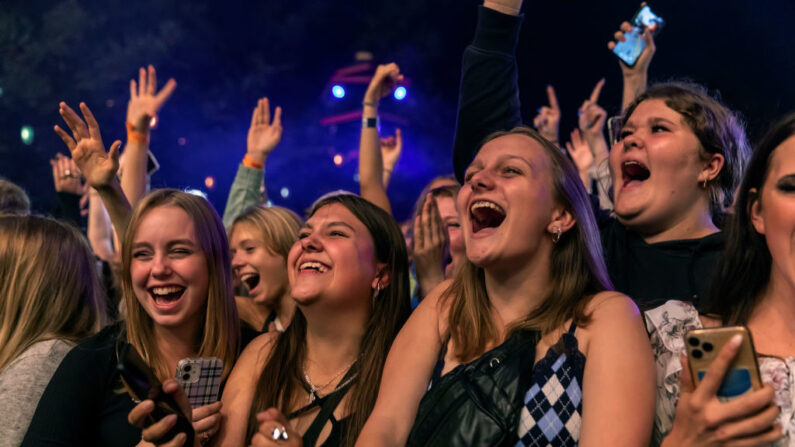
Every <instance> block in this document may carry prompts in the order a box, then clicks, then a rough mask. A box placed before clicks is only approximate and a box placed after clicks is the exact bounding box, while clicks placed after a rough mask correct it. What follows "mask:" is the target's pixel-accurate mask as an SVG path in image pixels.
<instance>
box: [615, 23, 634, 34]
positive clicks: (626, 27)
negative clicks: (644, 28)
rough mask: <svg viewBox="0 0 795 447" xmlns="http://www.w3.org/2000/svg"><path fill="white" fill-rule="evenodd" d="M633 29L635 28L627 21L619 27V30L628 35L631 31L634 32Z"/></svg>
mask: <svg viewBox="0 0 795 447" xmlns="http://www.w3.org/2000/svg"><path fill="white" fill-rule="evenodd" d="M632 28H633V27H632V24H631V23H629V22H626V21H625V22H621V25H620V26H619V27H618V29H620V30H621V31H623V32H625V33H628V32H630V31H632Z"/></svg>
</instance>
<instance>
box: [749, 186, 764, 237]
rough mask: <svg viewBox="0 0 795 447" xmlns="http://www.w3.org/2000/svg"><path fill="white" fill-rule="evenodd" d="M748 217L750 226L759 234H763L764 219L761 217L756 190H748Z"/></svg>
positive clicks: (760, 204)
mask: <svg viewBox="0 0 795 447" xmlns="http://www.w3.org/2000/svg"><path fill="white" fill-rule="evenodd" d="M748 216H750V218H751V225H753V226H754V229H755V230H756V232H757V233H759V234H765V219H764V218H763V217H762V202H760V201H759V191H758V190H757V189H756V188H751V189H749V190H748Z"/></svg>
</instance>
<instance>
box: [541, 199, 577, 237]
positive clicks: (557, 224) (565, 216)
mask: <svg viewBox="0 0 795 447" xmlns="http://www.w3.org/2000/svg"><path fill="white" fill-rule="evenodd" d="M575 223H577V219H575V218H574V216H572V215H571V213H570V212H569V210H567V209H566V208H564V207H562V206H558V207H556V208H555V209H554V210H553V211H552V220H551V221H550V222H549V225H547V232H549V233H550V234H555V233H556V232H557V228H560V231H561V232H563V233H565V232H567V231H569V230H571V227H573V226H574V224H575Z"/></svg>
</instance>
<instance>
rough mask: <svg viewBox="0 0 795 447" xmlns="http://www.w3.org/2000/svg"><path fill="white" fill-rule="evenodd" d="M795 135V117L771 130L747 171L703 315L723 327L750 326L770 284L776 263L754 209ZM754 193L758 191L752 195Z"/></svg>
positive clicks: (704, 305)
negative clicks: (778, 153) (777, 156)
mask: <svg viewBox="0 0 795 447" xmlns="http://www.w3.org/2000/svg"><path fill="white" fill-rule="evenodd" d="M793 135H795V113H791V114H789V115H787V116H786V117H784V118H783V119H782V120H780V121H778V122H777V123H776V124H774V125H773V127H771V128H770V129H769V130H768V132H767V133H766V134H765V136H764V137H762V139H761V140H760V141H759V144H758V145H757V147H756V150H755V151H754V153H753V155H752V156H751V161H750V163H748V167H747V168H746V173H745V177H744V178H743V182H742V185H740V190H739V191H738V193H737V202H736V203H735V206H734V213H733V214H732V215H731V217H730V219H729V222H728V226H727V229H726V230H725V233H726V249H725V251H724V253H723V256H722V257H721V259H720V262H718V267H717V269H716V271H715V276H714V277H713V281H712V287H711V288H710V292H709V294H708V295H707V298H706V300H705V301H704V302H703V303H702V305H701V311H702V312H704V313H707V314H714V315H718V316H720V318H721V320H722V321H723V324H746V323H747V322H748V317H749V316H750V315H751V312H752V311H753V309H754V306H756V304H757V299H758V297H759V294H760V293H761V292H762V290H763V289H764V288H765V287H766V286H767V284H768V282H769V281H770V269H771V265H772V259H771V257H770V249H769V248H768V246H767V242H766V240H765V237H764V236H763V235H761V234H759V233H757V232H756V229H755V228H754V226H753V225H752V224H751V212H750V211H751V207H752V206H753V204H754V202H756V201H757V200H760V198H761V197H762V187H763V186H764V184H765V180H766V179H767V176H768V172H769V170H770V159H771V158H772V155H773V152H774V151H775V150H776V148H777V147H778V146H779V145H780V144H781V143H783V142H784V141H785V140H787V139H788V138H789V137H791V136H793ZM751 189H756V191H755V192H751Z"/></svg>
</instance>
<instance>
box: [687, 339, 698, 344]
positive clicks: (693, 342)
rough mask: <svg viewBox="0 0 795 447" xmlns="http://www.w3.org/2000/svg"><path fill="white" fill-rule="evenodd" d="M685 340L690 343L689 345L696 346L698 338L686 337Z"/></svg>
mask: <svg viewBox="0 0 795 447" xmlns="http://www.w3.org/2000/svg"><path fill="white" fill-rule="evenodd" d="M687 342H688V343H690V346H698V339H697V338H696V337H690V338H688V339H687Z"/></svg>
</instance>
